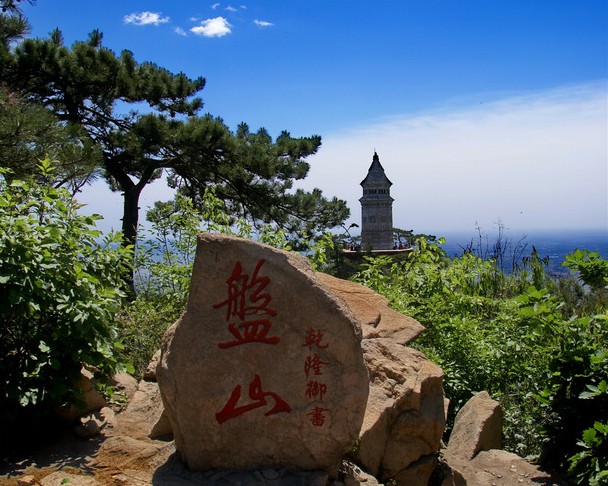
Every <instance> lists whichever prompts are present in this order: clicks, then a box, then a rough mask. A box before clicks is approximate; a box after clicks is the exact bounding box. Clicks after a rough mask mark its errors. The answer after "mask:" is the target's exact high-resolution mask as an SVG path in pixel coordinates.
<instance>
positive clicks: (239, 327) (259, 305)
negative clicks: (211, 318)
mask: <svg viewBox="0 0 608 486" xmlns="http://www.w3.org/2000/svg"><path fill="white" fill-rule="evenodd" d="M265 261H266V260H264V259H263V258H262V259H261V260H260V261H259V262H258V263H257V265H256V267H255V270H254V271H253V275H252V276H251V279H250V278H249V276H248V275H247V274H244V273H243V265H242V264H241V262H236V264H235V265H234V268H233V270H232V273H231V274H230V277H228V279H227V280H226V283H227V284H228V298H227V299H226V300H224V301H222V302H219V303H217V304H215V305H214V306H213V308H214V309H218V308H220V307H223V306H226V320H227V321H228V320H230V318H231V317H234V316H236V317H238V318H239V319H240V320H241V322H240V323H239V324H235V323H229V324H228V330H229V331H230V332H231V333H232V335H233V336H234V337H235V338H236V339H235V340H234V341H228V342H225V343H220V344H218V346H219V347H220V348H222V349H226V348H231V347H233V346H239V345H241V344H246V343H254V342H258V343H266V344H276V343H278V342H279V341H280V339H279V338H278V337H277V336H268V333H269V331H270V327H271V325H272V323H271V322H270V320H269V319H249V320H245V317H246V316H248V315H252V314H267V315H270V316H276V314H277V313H276V311H275V310H274V309H272V308H270V307H269V304H270V300H271V299H272V297H271V295H270V294H268V293H263V291H264V289H265V288H266V286H267V285H268V284H269V283H270V278H268V277H260V276H259V275H258V274H259V271H260V269H261V268H262V265H263V264H264V262H265Z"/></svg>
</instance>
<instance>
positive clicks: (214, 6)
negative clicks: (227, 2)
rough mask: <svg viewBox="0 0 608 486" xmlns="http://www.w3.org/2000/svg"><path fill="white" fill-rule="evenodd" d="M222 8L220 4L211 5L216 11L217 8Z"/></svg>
mask: <svg viewBox="0 0 608 486" xmlns="http://www.w3.org/2000/svg"><path fill="white" fill-rule="evenodd" d="M219 6H220V4H219V3H214V4H213V5H211V9H212V10H215V9H216V8H218V7H219Z"/></svg>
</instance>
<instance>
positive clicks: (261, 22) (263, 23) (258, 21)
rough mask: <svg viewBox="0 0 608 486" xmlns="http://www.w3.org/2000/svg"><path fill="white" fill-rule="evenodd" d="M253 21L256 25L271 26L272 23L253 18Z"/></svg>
mask: <svg viewBox="0 0 608 486" xmlns="http://www.w3.org/2000/svg"><path fill="white" fill-rule="evenodd" d="M253 23H254V24H255V25H257V26H258V27H272V26H273V25H274V24H273V23H272V22H268V21H266V20H257V19H256V20H254V21H253Z"/></svg>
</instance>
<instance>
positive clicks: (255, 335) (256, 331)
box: [218, 319, 280, 349]
mask: <svg viewBox="0 0 608 486" xmlns="http://www.w3.org/2000/svg"><path fill="white" fill-rule="evenodd" d="M270 326H271V323H270V321H269V320H268V319H259V320H257V321H245V322H241V323H240V324H239V325H238V327H239V328H240V329H241V330H242V331H243V334H241V331H239V329H238V328H237V326H235V325H234V324H228V330H229V331H230V332H231V333H232V335H233V336H234V337H235V338H236V339H235V340H234V341H229V342H226V343H220V344H218V346H219V347H220V348H222V349H226V348H231V347H233V346H238V345H240V344H245V343H266V344H276V343H278V342H279V341H280V339H279V337H278V336H270V337H267V334H268V331H269V330H270Z"/></svg>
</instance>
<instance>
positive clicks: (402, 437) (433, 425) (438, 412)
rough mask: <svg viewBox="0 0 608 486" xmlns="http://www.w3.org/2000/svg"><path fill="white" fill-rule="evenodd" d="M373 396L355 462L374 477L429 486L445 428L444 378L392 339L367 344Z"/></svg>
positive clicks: (371, 340) (437, 370) (439, 372)
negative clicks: (357, 461) (427, 483)
mask: <svg viewBox="0 0 608 486" xmlns="http://www.w3.org/2000/svg"><path fill="white" fill-rule="evenodd" d="M363 352H364V357H365V363H366V365H367V368H368V371H369V375H370V382H371V383H370V394H369V399H368V404H367V409H366V412H365V419H364V421H363V427H362V429H361V439H360V444H359V450H358V454H357V459H358V460H359V461H360V463H361V464H362V465H363V466H364V467H365V468H366V469H367V470H368V471H369V472H370V473H371V474H373V475H374V476H379V478H380V479H387V478H394V479H397V481H398V483H399V484H404V485H405V484H426V482H428V479H429V478H430V476H431V473H432V470H433V467H434V461H435V455H436V453H437V452H438V451H439V449H440V446H441V436H442V434H443V430H444V427H445V411H444V395H443V388H442V385H443V372H442V371H441V369H440V368H439V367H438V366H436V365H435V364H433V363H431V362H430V361H428V360H427V359H426V357H425V356H424V355H423V354H422V353H420V352H418V351H415V350H413V349H411V348H406V347H403V346H401V345H398V344H396V343H394V342H393V341H391V340H389V339H368V340H364V341H363Z"/></svg>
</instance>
